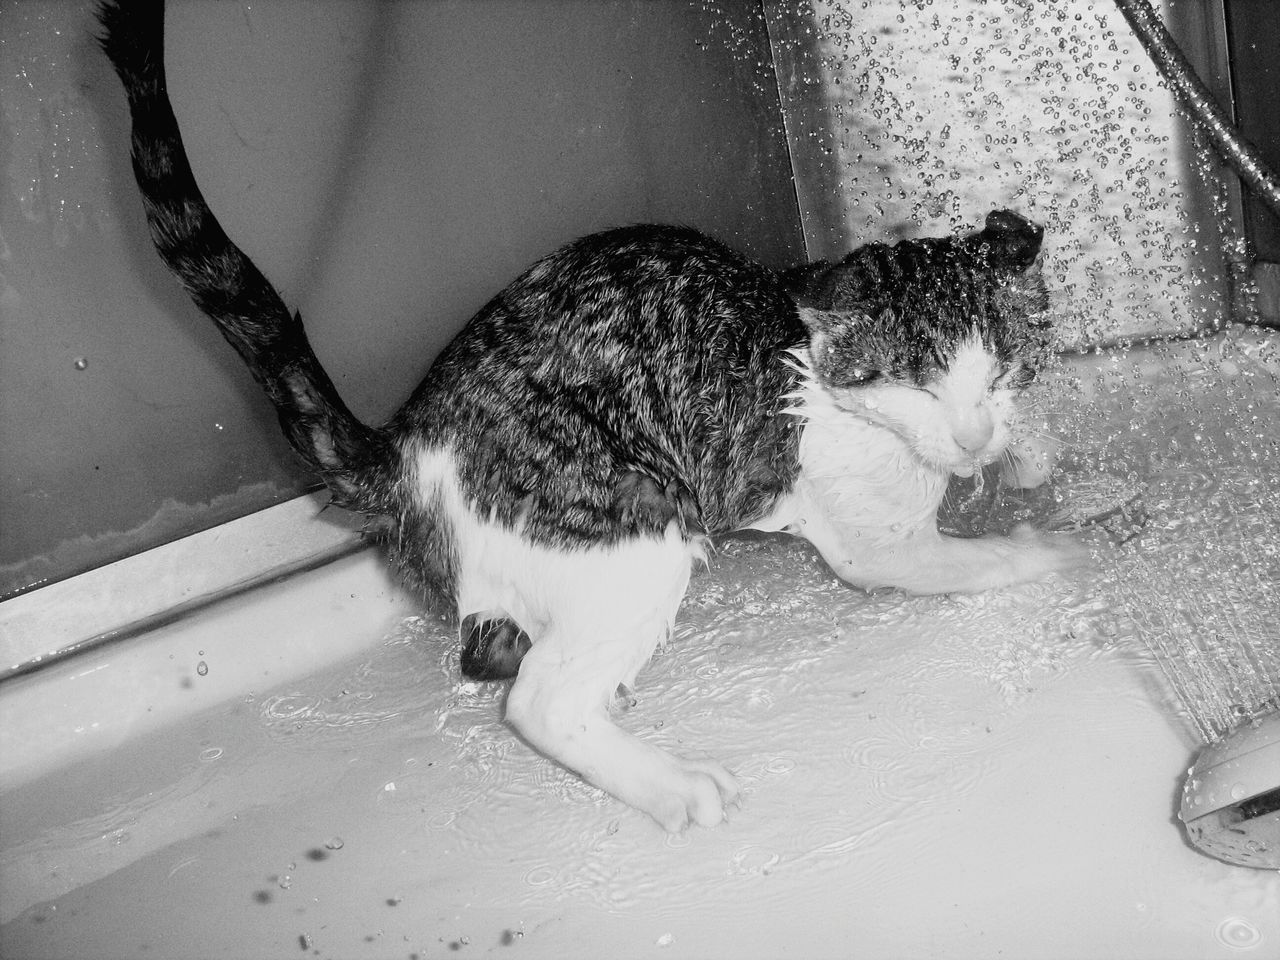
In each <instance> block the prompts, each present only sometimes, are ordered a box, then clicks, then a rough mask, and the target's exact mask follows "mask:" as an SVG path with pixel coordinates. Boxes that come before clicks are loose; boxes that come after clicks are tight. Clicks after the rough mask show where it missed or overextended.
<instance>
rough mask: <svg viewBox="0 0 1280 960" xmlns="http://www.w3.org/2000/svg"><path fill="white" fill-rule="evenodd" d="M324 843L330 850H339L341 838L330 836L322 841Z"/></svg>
mask: <svg viewBox="0 0 1280 960" xmlns="http://www.w3.org/2000/svg"><path fill="white" fill-rule="evenodd" d="M324 845H325V847H326V848H328V849H330V850H341V849H342V838H341V837H330V838H329V839H328V840H326V841H325V842H324Z"/></svg>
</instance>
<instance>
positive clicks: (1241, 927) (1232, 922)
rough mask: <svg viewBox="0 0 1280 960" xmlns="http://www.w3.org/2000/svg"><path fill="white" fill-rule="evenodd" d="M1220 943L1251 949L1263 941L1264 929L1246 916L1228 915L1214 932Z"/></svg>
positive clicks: (1240, 948)
mask: <svg viewBox="0 0 1280 960" xmlns="http://www.w3.org/2000/svg"><path fill="white" fill-rule="evenodd" d="M1214 935H1215V936H1216V937H1217V938H1218V941H1219V942H1220V943H1224V944H1226V945H1227V946H1228V947H1234V948H1235V949H1237V950H1251V949H1253V948H1254V947H1256V946H1257V945H1258V944H1260V943H1262V931H1261V930H1259V929H1258V928H1257V927H1255V926H1254V925H1253V924H1252V923H1250V922H1249V921H1248V920H1246V919H1245V918H1244V917H1227V919H1225V920H1223V921H1222V923H1220V924H1218V929H1217V930H1216V931H1215V932H1214Z"/></svg>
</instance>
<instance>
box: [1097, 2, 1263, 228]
mask: <svg viewBox="0 0 1280 960" xmlns="http://www.w3.org/2000/svg"><path fill="white" fill-rule="evenodd" d="M1115 4H1116V6H1117V7H1119V8H1120V12H1121V13H1122V14H1123V15H1124V18H1125V19H1126V20H1128V21H1129V26H1130V27H1132V28H1133V32H1134V34H1135V35H1136V36H1137V37H1138V40H1139V42H1140V43H1141V44H1142V46H1143V47H1144V48H1146V51H1147V53H1148V54H1149V55H1150V56H1151V59H1152V61H1153V62H1154V63H1155V65H1156V69H1157V70H1159V71H1160V73H1161V75H1162V76H1163V77H1164V79H1165V82H1166V83H1168V84H1169V86H1170V87H1171V88H1172V89H1173V91H1174V93H1175V94H1176V95H1177V96H1178V98H1179V99H1180V100H1181V101H1182V104H1183V106H1184V107H1186V109H1187V112H1188V113H1189V114H1190V115H1191V119H1192V121H1193V122H1194V123H1195V124H1196V126H1198V127H1199V128H1200V129H1201V130H1202V131H1203V132H1204V133H1205V135H1206V136H1208V137H1209V139H1210V140H1211V141H1212V142H1213V145H1214V147H1215V148H1216V149H1217V151H1218V153H1219V154H1221V155H1222V158H1223V159H1224V160H1226V161H1227V163H1229V164H1230V165H1231V167H1232V169H1234V170H1235V171H1236V173H1237V174H1239V176H1240V179H1241V180H1243V181H1244V183H1245V185H1246V186H1247V187H1248V188H1249V189H1250V190H1251V191H1252V192H1253V193H1254V194H1255V195H1256V196H1257V197H1258V198H1259V199H1260V200H1261V201H1262V202H1263V203H1264V204H1265V205H1266V206H1267V208H1268V209H1269V210H1270V211H1271V213H1272V215H1273V216H1275V217H1276V219H1278V220H1280V176H1277V175H1276V173H1275V171H1274V170H1272V169H1271V168H1270V167H1268V166H1267V163H1266V161H1265V160H1263V159H1262V154H1261V153H1260V152H1259V151H1258V148H1257V147H1255V146H1254V145H1253V144H1252V143H1250V142H1249V141H1248V140H1246V139H1245V138H1244V137H1242V136H1241V135H1240V131H1239V130H1237V129H1236V128H1235V127H1234V126H1233V125H1232V123H1231V119H1230V118H1229V117H1228V116H1227V114H1226V111H1224V110H1223V109H1222V107H1220V106H1219V105H1218V102H1217V100H1215V99H1214V97H1213V94H1212V93H1210V92H1209V88H1208V87H1206V86H1205V85H1204V82H1203V81H1202V80H1201V79H1200V78H1199V77H1198V76H1197V75H1196V72H1195V68H1194V67H1192V66H1191V63H1190V61H1188V60H1187V58H1186V55H1185V54H1184V53H1183V52H1182V51H1181V50H1180V49H1179V48H1178V44H1177V42H1176V41H1175V40H1174V39H1173V37H1172V35H1170V33H1169V31H1168V30H1167V29H1166V28H1165V25H1164V23H1163V22H1162V21H1161V20H1160V17H1159V16H1157V14H1156V12H1155V10H1154V9H1153V8H1152V6H1151V4H1150V2H1149V0H1115Z"/></svg>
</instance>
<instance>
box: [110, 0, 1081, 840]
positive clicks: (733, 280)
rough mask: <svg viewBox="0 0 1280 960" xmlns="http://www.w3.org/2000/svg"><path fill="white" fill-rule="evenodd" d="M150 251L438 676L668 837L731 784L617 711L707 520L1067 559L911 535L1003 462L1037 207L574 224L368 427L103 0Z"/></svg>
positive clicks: (943, 584) (1031, 548)
mask: <svg viewBox="0 0 1280 960" xmlns="http://www.w3.org/2000/svg"><path fill="white" fill-rule="evenodd" d="M100 16H101V22H102V26H103V35H102V40H101V42H102V47H103V49H104V51H105V52H106V54H107V56H108V57H109V58H110V60H111V62H112V64H113V65H114V66H115V69H116V72H117V73H118V75H119V77H120V79H121V81H122V83H123V85H124V88H125V92H126V94H127V96H128V99H129V107H130V111H131V115H132V123H133V128H132V129H133V134H132V146H133V165H134V172H135V174H136V178H137V182H138V187H139V190H140V192H141V194H142V199H143V203H144V206H145V208H146V213H147V219H148V222H149V223H150V226H151V232H152V236H153V238H154V240H155V245H156V248H157V250H158V251H159V253H160V256H161V257H162V258H163V260H164V262H165V263H166V264H167V265H168V266H169V268H170V270H171V271H172V272H173V273H174V274H175V276H176V277H177V278H178V280H179V281H180V282H181V283H182V284H183V286H184V287H185V288H186V289H187V291H188V292H189V293H190V295H191V297H192V298H193V300H194V301H195V302H196V304H197V305H198V306H199V307H200V309H201V310H202V311H203V312H204V313H206V314H207V315H208V316H209V317H210V318H211V319H212V320H213V321H214V323H215V324H217V326H218V329H220V330H221V331H222V333H223V335H224V336H225V337H226V338H227V340H228V341H229V342H230V343H231V345H232V346H233V347H234V348H235V349H236V350H237V352H238V353H239V354H240V356H241V357H242V358H243V360H244V362H245V363H246V365H247V366H248V367H249V369H250V370H251V371H252V372H253V374H254V376H255V377H256V378H257V380H258V382H259V383H261V384H262V387H263V389H264V391H265V392H266V394H267V397H268V399H269V400H270V401H271V402H272V404H273V405H274V406H275V409H276V411H277V413H278V415H279V418H280V423H281V426H282V428H283V429H284V432H285V434H286V435H287V436H288V438H289V440H290V442H291V443H292V445H293V447H294V448H295V449H296V450H297V451H298V453H299V454H300V455H301V456H302V457H303V458H304V459H305V460H306V462H307V463H308V464H310V465H311V466H312V467H313V468H314V469H315V470H316V471H317V472H318V473H319V474H320V476H322V477H323V478H324V480H325V482H326V483H327V484H328V486H329V488H330V490H331V491H332V493H333V499H334V501H335V502H337V503H340V504H342V505H344V506H347V507H349V508H351V509H353V510H357V511H360V512H361V513H363V514H365V515H366V516H367V517H368V518H369V520H370V526H371V530H372V532H373V533H374V534H375V535H376V536H377V537H379V538H380V539H381V540H382V541H383V542H384V544H385V546H386V549H387V551H388V554H389V556H390V559H391V561H392V563H394V564H395V566H396V567H397V568H398V569H399V571H400V572H401V574H402V575H403V576H404V578H405V579H406V580H407V581H408V582H409V583H411V584H413V585H415V586H417V587H419V588H421V589H422V590H423V591H424V593H427V594H430V595H433V596H435V597H436V598H438V599H440V600H443V601H444V602H447V603H449V604H451V605H452V606H453V607H454V609H455V610H456V612H457V615H458V618H459V624H460V630H461V634H462V641H463V647H464V649H463V661H462V662H463V669H464V671H465V672H466V673H467V674H468V675H469V676H472V677H476V678H508V679H509V678H512V677H514V680H515V682H514V684H513V685H512V688H511V691H510V694H509V697H508V701H507V718H508V720H509V721H510V722H511V724H512V725H513V726H514V727H515V728H516V729H517V730H518V731H519V732H520V733H521V734H522V735H523V736H524V737H525V739H526V740H527V741H528V742H529V743H531V744H532V745H533V746H535V747H536V748H537V749H539V750H541V751H543V752H544V753H545V754H546V755H547V756H549V757H552V758H554V759H556V760H558V761H560V762H561V763H563V764H565V765H566V766H568V767H570V768H571V769H573V770H576V771H577V772H578V773H580V774H581V775H582V776H583V777H585V778H586V779H587V780H589V781H591V782H592V783H595V784H597V785H598V786H600V787H602V788H604V789H605V790H608V791H610V792H611V793H613V794H614V795H615V796H617V797H619V798H620V799H622V800H624V801H625V802H627V803H629V804H631V805H632V806H634V807H636V808H638V809H640V810H642V811H644V812H646V813H648V814H649V815H651V816H652V817H653V818H654V819H655V820H657V821H658V822H659V823H660V824H661V825H662V826H663V827H665V828H666V829H668V830H681V829H683V828H684V827H685V826H686V825H688V824H689V823H699V824H707V825H709V824H714V823H717V822H719V821H720V820H721V818H722V817H723V813H724V808H725V805H726V804H728V803H731V802H733V801H734V800H735V799H736V797H737V785H736V781H735V780H734V778H733V776H732V775H731V774H729V773H728V772H727V771H726V770H724V769H723V768H722V767H721V766H720V765H718V764H715V763H713V762H710V761H689V760H683V759H679V758H676V757H672V756H670V755H668V754H666V753H664V752H662V751H660V750H658V749H657V748H655V747H653V746H651V745H649V744H647V743H645V742H643V741H642V740H640V739H638V738H636V737H633V736H631V735H629V734H626V733H624V732H623V731H621V730H620V729H619V728H618V727H617V726H615V725H614V724H613V723H612V721H611V720H610V717H609V712H608V711H609V706H610V702H611V698H612V696H613V694H614V691H615V690H616V689H617V688H618V687H619V685H620V684H628V685H629V684H631V683H632V682H634V680H635V678H636V675H637V673H638V672H639V671H640V670H641V668H642V667H643V666H644V664H645V662H646V661H647V660H648V658H649V656H650V655H651V654H652V652H653V650H654V649H655V648H656V647H657V646H658V645H659V644H660V643H662V642H664V640H665V639H666V637H667V635H668V632H669V630H670V628H671V624H672V621H673V619H674V617H675V614H676V610H677V607H678V606H679V603H680V599H681V597H682V595H683V593H684V590H685V587H686V585H687V583H688V578H689V574H690V570H691V569H692V565H693V564H694V563H695V562H699V561H700V560H702V559H703V558H704V556H705V548H706V545H707V543H708V541H709V540H710V539H712V538H715V537H717V536H720V535H723V534H727V533H730V532H732V531H735V530H741V529H744V528H748V527H757V528H760V529H767V530H786V531H789V532H792V533H795V534H797V535H801V536H805V537H807V538H808V539H810V540H811V541H812V542H813V543H814V544H815V546H816V547H817V548H818V549H819V550H820V551H821V553H822V554H823V556H824V557H825V558H826V559H827V561H828V562H829V563H830V564H831V566H832V568H833V569H834V570H835V571H836V573H838V574H839V575H840V576H842V577H843V578H844V579H845V580H847V581H848V582H850V583H852V584H855V585H858V586H864V587H867V586H881V585H885V586H896V587H900V588H902V589H907V590H914V591H920V592H928V591H937V590H976V589H984V588H986V587H990V586H997V585H1000V584H1003V583H1011V582H1015V581H1018V580H1023V579H1027V578H1030V577H1038V576H1041V575H1043V574H1045V573H1048V572H1050V571H1052V570H1056V569H1060V568H1063V567H1065V566H1069V565H1070V564H1072V563H1074V562H1077V561H1078V559H1079V558H1080V555H1081V554H1080V550H1079V548H1078V547H1077V546H1075V545H1074V544H1071V543H1066V542H1063V541H1059V540H1053V539H1050V538H1048V537H1045V536H1043V535H1040V534H1035V533H1031V532H1021V533H1019V534H1017V535H1015V536H1013V537H1009V538H1000V537H990V538H983V539H978V540H968V541H959V540H953V539H949V538H945V537H942V536H940V535H939V534H938V531H937V524H936V519H935V514H936V511H937V507H938V505H939V503H940V501H941V498H942V494H943V490H944V489H945V486H946V482H947V479H948V477H950V476H951V475H952V474H956V473H960V474H968V473H972V472H973V471H974V470H976V469H978V468H980V467H981V466H982V465H983V464H985V463H989V462H992V461H994V460H996V459H997V458H1000V457H1002V456H1003V455H1004V454H1005V453H1006V451H1007V450H1009V449H1010V446H1011V444H1013V443H1014V442H1015V440H1016V439H1017V437H1016V434H1017V424H1018V417H1017V396H1018V393H1019V391H1020V390H1021V388H1022V387H1023V386H1024V385H1025V384H1026V383H1027V381H1028V380H1029V379H1030V378H1031V377H1033V376H1034V374H1035V371H1036V369H1037V367H1038V365H1039V363H1040V361H1041V359H1042V357H1043V355H1044V351H1045V349H1046V346H1047V343H1048V329H1047V325H1046V321H1045V318H1044V308H1045V299H1044V287H1043V284H1042V282H1041V280H1040V277H1039V273H1038V270H1037V269H1036V268H1035V263H1036V259H1037V255H1038V252H1039V248H1040V241H1041V231H1040V228H1039V227H1036V226H1035V225H1034V224H1031V223H1030V222H1028V221H1026V220H1024V219H1023V218H1021V217H1020V216H1018V215H1016V214H1014V213H1010V212H1007V211H995V212H993V213H992V214H990V215H989V216H988V217H987V220H986V224H985V226H984V228H983V229H982V230H980V231H978V232H976V233H972V234H968V235H965V236H960V237H948V238H939V239H928V240H914V241H904V242H902V243H899V244H897V245H896V246H892V247H888V246H884V245H880V244H873V245H871V246H868V247H863V248H861V249H859V250H856V251H854V252H853V253H851V254H849V255H848V256H847V257H845V258H844V259H843V260H840V261H838V262H833V263H820V264H810V265H805V266H802V267H798V268H796V269H795V270H792V271H789V272H785V273H779V272H776V271H773V270H770V269H767V268H765V267H763V266H761V265H759V264H757V263H754V262H752V261H750V260H748V259H747V258H745V257H743V256H741V255H740V254H738V253H736V252H735V251H733V250H731V249H730V248H728V247H726V246H725V245H723V244H721V243H720V242H718V241H716V240H714V239H711V238H710V237H707V236H705V235H703V234H701V233H698V232H697V231H695V230H691V229H687V228H682V227H674V226H658V225H644V226H633V227H625V228H621V229H616V230H611V231H608V232H605V233H600V234H596V235H594V236H589V237H584V238H582V239H580V240H577V241H574V242H572V243H570V244H568V245H567V246H565V247H564V248H562V249H560V250H558V251H556V252H554V253H552V254H550V255H549V256H547V257H546V258H544V259H542V260H540V261H538V262H537V263H535V264H534V265H533V266H531V267H530V268H529V269H528V270H527V271H526V272H525V273H524V274H522V275H521V276H520V277H518V278H516V279H515V280H514V281H513V282H512V283H510V284H509V285H508V286H507V287H506V288H505V289H504V290H502V292H500V293H499V294H498V295H497V296H495V297H494V298H493V299H492V300H491V301H490V302H489V303H488V304H487V305H486V306H485V307H484V308H483V309H482V310H481V311H480V312H479V313H478V314H477V315H476V316H475V317H474V318H473V319H472V320H471V321H470V322H469V324H468V325H467V326H466V328H465V329H464V330H463V331H462V332H461V333H460V334H459V335H458V336H457V338H456V339H455V340H454V341H453V342H452V343H451V344H450V345H449V346H448V347H447V348H446V349H445V350H444V352H443V353H442V354H441V355H440V356H439V357H438V358H437V359H436V360H435V362H434V364H433V366H432V367H431V369H430V371H429V373H428V374H427V376H426V378H425V379H424V380H423V382H422V384H421V385H420V386H419V387H418V388H417V390H416V391H415V392H414V393H413V395H412V396H411V397H410V398H409V400H408V401H407V402H406V403H405V405H404V406H403V407H402V408H401V409H400V410H399V412H397V413H396V414H395V415H394V416H393V417H392V418H391V420H390V421H389V422H388V423H386V424H383V425H381V426H378V427H373V426H368V425H365V424H363V423H360V422H359V421H358V420H356V418H355V417H354V416H353V415H352V414H351V412H350V411H349V410H348V409H347V407H346V406H345V405H344V404H343V402H342V400H341V398H340V397H339V396H338V394H337V391H336V390H335V389H334V386H333V384H332V382H331V381H330V379H329V378H328V376H327V375H326V374H325V372H324V370H323V369H322V368H321V366H320V364H319V362H318V361H317V359H316V357H315V354H314V353H313V352H312V349H311V347H310V345H309V343H308V342H307V337H306V334H305V332H304V330H303V326H302V321H301V318H300V317H299V316H298V315H297V314H296V313H294V312H291V311H290V310H289V309H288V308H287V307H286V306H285V304H284V303H283V301H282V300H281V298H280V297H279V295H278V294H277V293H276V291H275V290H274V289H273V288H272V286H271V285H270V283H269V282H268V281H267V280H266V278H265V277H263V275H262V274H261V273H260V272H259V271H258V269H257V268H256V267H255V266H254V265H253V264H252V263H251V262H250V261H249V260H248V258H247V257H246V256H245V255H244V254H243V253H242V252H241V251H240V250H239V249H238V248H236V246H235V245H234V244H233V243H232V241H231V240H230V239H229V238H228V237H227V236H226V235H225V233H224V232H223V230H222V228H221V227H220V226H219V224H218V222H217V219H216V218H215V216H214V214H213V212H212V211H211V210H210V209H209V208H208V206H207V205H206V203H205V201H204V200H203V198H202V197H201V195H200V191H199V188H198V186H197V184H196V182H195V179H194V177H193V176H192V173H191V169H190V167H189V165H188V163H187V158H186V155H185V152H184V149H183V146H182V138H181V133H180V131H179V129H178V126H177V123H176V121H175V119H174V115H173V112H172V109H171V108H170V105H169V101H168V96H167V93H166V90H165V75H164V52H163V51H164V44H163V40H164V36H163V34H164V28H163V9H162V4H161V3H159V2H157V0H142V2H136V3H120V4H116V3H107V4H105V5H104V6H103V7H102V10H101V15H100Z"/></svg>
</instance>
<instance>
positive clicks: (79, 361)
mask: <svg viewBox="0 0 1280 960" xmlns="http://www.w3.org/2000/svg"><path fill="white" fill-rule="evenodd" d="M72 366H74V367H75V368H76V369H77V370H84V369H85V368H86V367H88V366H89V361H88V360H86V359H85V358H84V357H76V362H75V363H74V364H72Z"/></svg>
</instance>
